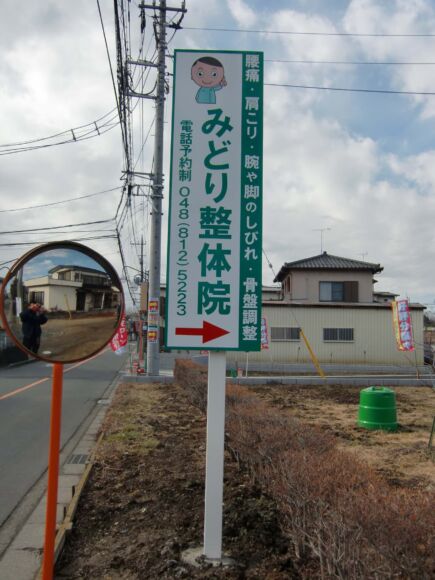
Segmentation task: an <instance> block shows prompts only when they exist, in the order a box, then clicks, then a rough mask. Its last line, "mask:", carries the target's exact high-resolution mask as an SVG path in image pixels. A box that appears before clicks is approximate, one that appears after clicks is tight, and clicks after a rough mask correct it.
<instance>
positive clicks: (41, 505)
mask: <svg viewBox="0 0 435 580" xmlns="http://www.w3.org/2000/svg"><path fill="white" fill-rule="evenodd" d="M122 382H124V381H123V379H122V377H120V374H118V375H117V376H116V377H115V379H114V380H113V381H112V383H111V384H109V385H108V386H107V388H106V390H105V392H104V394H103V397H105V398H102V399H99V401H98V402H97V404H96V406H95V408H94V410H93V411H92V413H91V414H90V415H89V416H88V418H87V419H86V420H85V421H84V425H82V432H81V434H80V435H79V438H78V439H77V440H74V441H73V442H70V443H69V444H68V443H67V444H66V446H65V447H64V448H63V449H62V451H61V455H62V454H63V455H64V459H63V460H62V459H61V466H60V470H59V479H58V498H57V523H56V528H57V531H56V538H55V562H56V561H57V559H58V558H59V556H60V554H61V553H62V548H63V546H64V544H65V539H66V537H67V534H68V533H69V531H70V530H71V529H72V527H73V519H74V516H75V513H76V510H77V506H78V501H79V499H80V495H81V493H82V491H83V489H84V487H85V485H86V483H87V481H88V479H89V475H90V473H91V471H92V467H93V464H94V458H95V454H96V452H97V450H98V445H99V443H100V441H101V439H102V437H103V435H101V436H99V431H100V427H101V424H102V422H103V419H104V417H105V415H106V412H107V410H108V408H109V406H110V403H111V401H112V398H113V395H114V393H115V392H116V390H117V388H118V387H119V385H120V384H121V383H122ZM86 421H87V422H86ZM97 437H98V438H97ZM76 458H78V461H76V460H75V459H76ZM45 476H46V474H44V475H43V476H42V478H44V479H45ZM45 512H46V489H44V492H43V493H42V495H40V496H39V500H37V503H36V507H34V509H33V511H32V512H31V513H30V514H29V515H28V516H27V518H26V520H25V522H24V524H23V525H22V527H21V528H20V529H19V531H18V533H16V535H15V536H14V537H13V538H12V540H11V542H10V544H9V545H8V546H7V548H6V549H5V550H4V552H3V554H2V557H1V559H0V578H1V580H36V579H37V580H39V579H40V578H41V566H42V553H43V548H44V534H45V517H46V513H45Z"/></svg>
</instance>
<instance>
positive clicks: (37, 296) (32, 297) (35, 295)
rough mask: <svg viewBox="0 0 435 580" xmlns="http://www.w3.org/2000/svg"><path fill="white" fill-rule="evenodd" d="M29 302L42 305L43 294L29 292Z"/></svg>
mask: <svg viewBox="0 0 435 580" xmlns="http://www.w3.org/2000/svg"><path fill="white" fill-rule="evenodd" d="M30 302H38V304H41V305H44V292H30Z"/></svg>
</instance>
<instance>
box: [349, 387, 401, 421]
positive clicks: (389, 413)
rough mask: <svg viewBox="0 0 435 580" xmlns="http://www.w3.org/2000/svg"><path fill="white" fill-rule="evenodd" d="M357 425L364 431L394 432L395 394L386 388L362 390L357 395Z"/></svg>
mask: <svg viewBox="0 0 435 580" xmlns="http://www.w3.org/2000/svg"><path fill="white" fill-rule="evenodd" d="M358 425H359V426H360V427H364V429H383V430H384V431H396V430H397V410H396V393H395V392H394V391H393V390H391V389H388V388H387V387H368V388H367V389H363V390H362V391H361V392H360V394H359V410H358Z"/></svg>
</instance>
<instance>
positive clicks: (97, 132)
mask: <svg viewBox="0 0 435 580" xmlns="http://www.w3.org/2000/svg"><path fill="white" fill-rule="evenodd" d="M115 118H116V116H115V117H113V118H112V119H109V120H108V121H107V122H106V123H104V124H102V125H100V126H98V125H97V124H96V122H94V126H93V128H92V129H89V130H88V131H87V132H86V133H83V134H80V135H77V134H76V133H75V132H74V131H76V130H74V129H69V130H68V131H64V132H63V133H59V134H58V135H68V134H69V133H71V137H69V138H65V139H63V140H61V141H56V142H55V143H43V144H40V145H25V143H24V142H23V143H22V144H18V145H17V146H13V147H9V149H6V148H5V147H6V146H1V147H4V148H3V149H0V155H11V154H13V153H24V152H26V151H35V150H37V149H46V148H48V147H57V146H58V145H67V144H69V143H78V142H80V141H86V140H88V139H92V138H94V137H100V136H101V135H104V134H105V133H107V132H108V131H111V130H112V129H114V128H115V127H117V126H118V125H119V122H116V123H115V122H113V121H114V119H115ZM91 126H92V124H89V125H85V127H91ZM51 138H53V137H43V138H41V139H39V140H38V139H37V140H34V142H39V141H41V142H42V141H44V142H45V141H47V140H49V139H51Z"/></svg>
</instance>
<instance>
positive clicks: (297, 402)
mask: <svg viewBox="0 0 435 580" xmlns="http://www.w3.org/2000/svg"><path fill="white" fill-rule="evenodd" d="M251 389H252V390H253V391H255V392H256V393H257V395H258V396H259V397H261V398H262V399H265V400H266V401H268V402H269V403H271V404H273V405H275V406H277V407H278V408H279V409H281V410H283V411H284V412H286V413H288V414H290V415H292V416H294V417H297V418H298V419H300V420H302V421H304V422H305V423H309V424H316V425H321V426H322V427H323V428H324V429H325V430H327V431H330V432H332V433H334V435H335V436H336V437H337V438H338V440H339V446H340V447H342V448H344V449H346V450H347V451H350V452H352V453H355V454H356V455H357V456H358V457H359V458H360V459H362V460H365V461H367V463H369V464H370V465H372V466H373V467H375V468H376V470H377V471H378V472H379V473H381V474H382V475H383V476H384V477H385V478H386V479H387V480H388V481H389V482H390V483H391V484H393V485H397V486H404V487H420V488H422V489H435V462H434V460H435V434H434V441H433V445H434V451H433V456H431V454H430V453H429V450H428V443H429V437H430V432H431V429H432V422H433V420H434V418H435V390H434V389H433V388H431V387H406V386H402V387H392V389H393V390H394V392H395V393H396V406H397V420H398V423H399V428H398V430H397V432H395V433H389V432H386V431H370V430H366V429H361V428H360V427H358V426H357V424H356V423H357V417H358V406H359V393H360V391H361V387H352V386H343V385H322V386H300V387H295V386H291V387H290V386H285V385H280V386H262V387H251Z"/></svg>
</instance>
